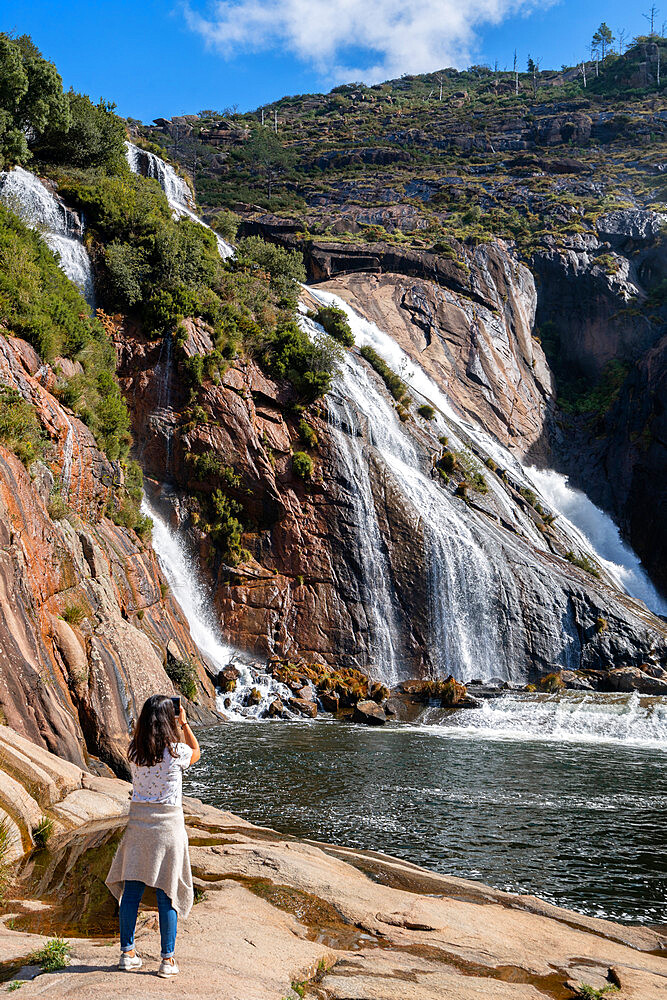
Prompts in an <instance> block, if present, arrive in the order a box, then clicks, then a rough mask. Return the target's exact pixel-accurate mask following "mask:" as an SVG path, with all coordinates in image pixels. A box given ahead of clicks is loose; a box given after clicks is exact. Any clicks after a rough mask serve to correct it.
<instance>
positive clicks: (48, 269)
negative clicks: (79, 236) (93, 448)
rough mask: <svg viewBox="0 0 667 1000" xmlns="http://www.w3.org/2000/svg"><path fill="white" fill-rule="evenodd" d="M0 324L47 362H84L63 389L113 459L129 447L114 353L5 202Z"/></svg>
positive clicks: (0, 210)
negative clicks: (25, 341) (62, 359)
mask: <svg viewBox="0 0 667 1000" xmlns="http://www.w3.org/2000/svg"><path fill="white" fill-rule="evenodd" d="M0 323H1V324H2V325H3V326H4V327H6V328H7V329H8V330H10V331H11V332H12V333H13V334H15V335H16V336H17V337H22V338H23V339H24V340H27V341H28V343H30V344H32V346H33V347H34V348H35V349H36V350H37V352H38V353H39V354H40V355H41V357H42V358H44V360H45V361H51V360H52V359H53V358H54V357H55V356H56V355H60V356H62V357H66V358H71V359H72V360H74V361H78V362H79V363H80V364H81V366H82V368H83V373H82V374H81V375H79V376H76V377H75V379H72V380H68V381H66V382H65V383H61V385H60V386H59V388H58V390H57V392H58V394H62V397H63V402H65V405H71V406H72V408H73V409H74V410H75V412H76V413H77V415H78V416H79V417H81V419H83V420H84V421H85V423H87V424H88V426H89V427H90V429H91V430H92V432H93V434H94V435H95V437H96V440H97V443H98V445H99V447H100V448H102V449H103V450H105V451H106V452H107V454H108V456H109V458H111V459H117V458H120V457H123V456H125V455H126V454H127V450H128V448H129V442H130V434H129V417H128V415H127V408H126V406H125V403H124V401H123V398H122V396H121V393H120V389H119V386H118V382H117V380H116V376H115V366H116V354H115V350H114V347H113V344H112V343H111V341H110V339H109V338H108V336H107V334H106V332H105V330H104V328H103V327H102V325H101V324H100V323H98V322H97V321H96V320H93V319H92V318H91V316H90V310H89V308H88V305H87V304H86V302H85V300H84V299H83V297H82V296H81V294H80V292H79V291H78V289H77V288H76V287H75V286H74V285H73V284H72V282H71V281H69V280H68V279H67V278H66V277H65V275H64V274H63V273H62V271H61V270H60V268H59V267H58V265H57V263H56V258H55V257H54V255H53V254H52V253H51V251H50V250H49V248H48V247H47V246H46V244H45V243H44V242H43V241H42V239H41V238H40V237H39V235H38V234H37V233H36V232H33V230H31V229H29V228H28V227H27V226H25V225H24V224H23V223H22V222H21V220H20V219H19V218H18V217H17V216H15V215H14V214H13V213H12V212H10V211H8V210H7V209H6V208H4V206H0Z"/></svg>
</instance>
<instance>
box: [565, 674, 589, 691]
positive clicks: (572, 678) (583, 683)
mask: <svg viewBox="0 0 667 1000" xmlns="http://www.w3.org/2000/svg"><path fill="white" fill-rule="evenodd" d="M560 677H561V680H562V681H563V683H564V685H565V687H566V688H571V689H572V690H573V691H594V690H595V688H594V686H593V685H592V684H591V682H590V681H589V680H587V679H586V678H585V677H582V676H581V674H579V673H577V672H576V671H574V670H561V674H560Z"/></svg>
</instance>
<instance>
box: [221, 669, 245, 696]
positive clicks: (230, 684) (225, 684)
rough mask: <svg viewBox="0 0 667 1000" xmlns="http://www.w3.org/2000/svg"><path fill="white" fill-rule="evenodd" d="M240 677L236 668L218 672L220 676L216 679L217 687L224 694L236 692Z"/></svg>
mask: <svg viewBox="0 0 667 1000" xmlns="http://www.w3.org/2000/svg"><path fill="white" fill-rule="evenodd" d="M240 676H241V674H240V671H238V670H237V669H236V667H232V666H229V667H225V669H224V670H219V671H218V675H217V677H216V679H215V686H216V687H217V688H218V690H220V691H222V692H224V693H228V692H230V691H235V690H236V683H237V681H238V679H239V677H240Z"/></svg>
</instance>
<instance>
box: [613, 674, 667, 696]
mask: <svg viewBox="0 0 667 1000" xmlns="http://www.w3.org/2000/svg"><path fill="white" fill-rule="evenodd" d="M606 681H607V684H608V688H607V689H608V690H611V691H638V692H639V694H659V695H666V694H667V680H662V679H660V678H658V677H651V676H650V675H649V674H646V673H644V671H643V670H640V669H639V667H616V668H615V669H613V670H610V671H609V673H608V674H607V677H606Z"/></svg>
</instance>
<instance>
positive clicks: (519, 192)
mask: <svg viewBox="0 0 667 1000" xmlns="http://www.w3.org/2000/svg"><path fill="white" fill-rule="evenodd" d="M666 57H667V43H666V42H665V39H660V38H657V37H656V36H653V37H652V38H650V39H648V38H645V39H640V40H639V41H638V42H637V43H636V44H635V45H634V46H633V47H632V48H630V49H629V50H628V51H627V52H626V53H625V54H624V55H623V56H617V55H615V54H612V55H609V56H607V58H606V60H605V61H604V62H602V63H600V65H599V67H598V74H599V75H597V76H596V68H595V64H594V63H588V64H586V67H585V68H586V87H584V86H583V77H582V70H581V67H574V68H570V69H564V70H562V71H560V72H553V71H542V72H539V73H536V75H535V77H533V76H532V75H531V74H526V73H520V74H519V75H518V80H517V81H516V82H515V78H514V76H513V74H511V73H507V72H504V73H503V72H498V73H494V72H492V71H491V70H489V69H486V68H484V67H473V68H471V69H470V70H468V71H466V72H456V71H454V70H443V71H442V73H436V74H429V75H425V76H414V77H404V78H401V79H400V80H393V81H388V82H387V83H384V84H380V85H377V86H374V87H365V86H363V85H349V86H343V87H337V88H335V89H334V90H333V91H331V92H330V93H329V94H311V95H304V96H300V97H287V98H283V99H282V100H280V101H278V102H276V103H275V104H272V105H270V106H267V107H265V108H264V109H262V111H258V112H256V113H252V114H245V115H239V114H228V115H226V116H224V117H223V116H220V115H218V116H215V115H214V114H212V113H208V112H206V113H203V117H202V116H194V115H193V116H182V117H180V118H174V119H160V120H159V121H158V123H157V124H155V125H154V126H150V127H146V126H144V127H141V128H138V127H137V126H136V125H135V124H132V127H133V128H137V131H138V134H139V135H140V136H141V137H143V139H144V140H146V141H149V142H150V143H152V144H154V148H155V149H160V150H161V151H162V152H163V153H164V154H165V155H167V156H170V157H172V158H174V159H175V160H176V161H178V162H179V163H180V165H181V167H182V169H184V170H186V171H189V173H190V174H191V175H192V177H193V179H194V181H195V187H196V192H197V198H198V200H199V202H200V204H201V207H202V210H203V211H204V213H205V214H206V217H207V218H208V219H209V221H211V223H212V225H213V226H214V227H217V228H218V229H219V230H220V231H221V232H223V233H226V234H227V236H228V237H229V236H233V235H234V233H235V232H236V231H237V229H238V232H239V233H244V234H253V233H254V234H259V235H261V236H263V237H264V238H266V239H269V240H273V241H276V242H279V243H281V244H282V245H284V246H287V247H290V248H298V249H299V250H301V251H302V252H303V253H304V256H305V260H306V265H307V268H308V273H309V276H310V278H311V280H315V281H327V280H329V279H333V278H335V277H336V276H341V275H348V276H349V275H351V274H353V273H357V274H387V273H390V274H391V273H393V274H402V275H404V276H407V277H411V278H418V279H423V280H426V281H429V280H430V279H431V278H434V279H435V283H436V285H439V286H440V287H446V288H449V289H451V290H453V291H454V292H455V293H456V294H461V295H463V296H467V297H468V298H470V299H471V300H472V301H476V300H478V299H479V296H478V294H477V288H476V286H475V281H474V277H472V276H471V270H472V271H474V265H473V264H472V261H471V255H472V254H473V253H474V248H475V247H478V246H484V245H486V244H489V243H492V242H493V241H495V240H501V241H503V243H505V244H507V246H508V247H509V248H510V251H511V253H512V254H513V255H514V256H515V257H516V258H517V259H518V260H522V261H524V262H525V263H527V264H528V266H529V268H530V269H531V271H532V273H533V275H534V277H535V280H536V282H537V286H538V299H537V312H536V318H535V327H534V329H533V336H534V338H535V339H536V340H537V341H538V342H540V343H541V344H542V346H543V348H544V351H545V353H546V357H547V360H548V362H549V365H550V368H551V370H552V373H553V375H554V378H555V390H556V395H557V402H556V401H553V400H552V402H551V405H550V415H549V417H548V419H547V421H546V423H545V426H544V434H543V438H542V441H541V442H540V443H539V444H538V445H536V446H535V448H534V456H535V458H536V459H538V460H540V461H542V460H544V456H545V455H548V456H549V461H550V462H551V464H555V465H557V466H558V467H559V468H561V469H562V471H564V472H567V473H568V474H570V475H571V476H572V478H573V481H575V482H577V483H578V484H579V485H580V486H581V487H582V488H585V489H586V490H587V491H588V492H589V493H590V495H591V496H592V498H593V499H594V500H595V501H596V502H597V503H600V504H602V505H603V506H604V507H605V508H606V509H608V510H610V511H611V512H613V514H614V516H615V518H616V519H617V520H618V521H619V523H620V524H621V527H622V530H623V532H624V533H625V535H626V537H627V538H629V540H630V541H631V542H632V544H633V545H634V547H635V548H636V549H637V550H638V551H639V552H640V554H641V555H642V557H643V558H644V559H645V560H646V562H647V564H648V565H649V566H650V568H651V570H652V572H653V573H654V574H655V577H656V579H657V580H658V581H659V583H660V584H661V586H662V587H663V589H664V588H665V587H667V576H666V575H665V572H666V571H665V569H664V567H665V565H667V558H665V556H666V554H667V547H666V542H665V527H664V526H665V523H667V520H666V515H667V495H666V494H667V484H666V483H665V474H664V469H665V467H666V466H667V455H666V454H665V449H664V443H663V442H664V440H665V435H664V428H663V426H662V421H663V417H662V412H663V405H662V403H661V398H663V397H664V392H665V363H664V350H665V348H664V331H665V322H666V320H667V298H666V296H665V288H666V287H667V284H666V283H667V263H666V261H667V254H666V253H665V244H664V221H665V220H664V215H661V214H660V213H663V212H664V204H665V192H666V190H667V189H666V184H667V181H666V180H665V178H666V177H667V173H665V163H666V162H667V113H666V110H665V108H666V102H665V84H664V82H662V81H661V82H660V83H658V73H659V64H660V63H661V64H662V65H664V64H665V59H666ZM659 61H660V63H659ZM441 83H442V99H440V84H441ZM517 87H518V95H517V93H516V89H517ZM262 114H263V116H264V121H265V126H264V128H262V127H261V120H262ZM274 128H277V133H276V132H274ZM193 167H194V169H193ZM348 283H349V282H348ZM337 290H338V291H339V292H340V291H342V287H339V288H338V289H337ZM401 294H403V293H401ZM344 297H345V295H344ZM362 297H363V298H365V299H367V298H368V297H367V296H362ZM356 302H357V305H359V300H358V298H357V300H356ZM401 308H403V307H401ZM405 308H408V306H406V307H405ZM409 308H410V309H412V311H413V313H414V308H413V307H412V306H410V307H409ZM373 318H374V319H376V320H377V318H378V314H377V313H375V314H374V315H373ZM424 322H425V320H424V318H423V317H421V318H419V317H417V318H414V323H417V324H419V323H421V324H422V325H423V323H424ZM638 397H641V405H640V406H639V408H638V409H637V408H634V406H633V404H632V403H631V400H634V401H636V400H637V398H638ZM583 469H585V470H586V477H585V478H584V476H583V474H582V470H583ZM647 483H650V484H651V485H650V488H647V486H646V484H647Z"/></svg>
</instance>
